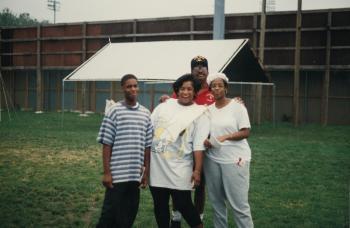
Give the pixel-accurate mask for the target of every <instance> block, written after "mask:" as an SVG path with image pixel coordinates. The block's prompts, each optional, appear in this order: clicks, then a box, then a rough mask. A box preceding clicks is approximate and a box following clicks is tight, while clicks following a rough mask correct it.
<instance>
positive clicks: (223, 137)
mask: <svg viewBox="0 0 350 228" xmlns="http://www.w3.org/2000/svg"><path fill="white" fill-rule="evenodd" d="M229 137H230V135H222V136H219V137H217V140H218V141H219V142H224V141H226V140H227V139H228V138H229Z"/></svg>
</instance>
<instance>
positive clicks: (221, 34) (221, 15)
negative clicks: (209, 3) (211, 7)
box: [213, 0, 225, 40]
mask: <svg viewBox="0 0 350 228" xmlns="http://www.w3.org/2000/svg"><path fill="white" fill-rule="evenodd" d="M224 38H225V0H215V12H214V28H213V39H214V40H223V39H224Z"/></svg>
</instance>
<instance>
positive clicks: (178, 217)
mask: <svg viewBox="0 0 350 228" xmlns="http://www.w3.org/2000/svg"><path fill="white" fill-rule="evenodd" d="M171 215H172V219H171V220H173V221H176V222H180V221H181V218H182V216H181V213H180V212H179V211H172V212H171Z"/></svg>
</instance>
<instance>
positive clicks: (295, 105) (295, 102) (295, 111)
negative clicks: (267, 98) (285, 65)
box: [293, 0, 302, 126]
mask: <svg viewBox="0 0 350 228" xmlns="http://www.w3.org/2000/svg"><path fill="white" fill-rule="evenodd" d="M301 4H302V0H298V12H297V22H296V28H295V30H296V31H295V53H294V64H295V66H294V92H293V117H294V118H293V122H294V126H298V124H299V99H300V98H299V92H300V91H299V90H300V88H299V86H300V85H299V83H300V42H301V41H300V39H301Z"/></svg>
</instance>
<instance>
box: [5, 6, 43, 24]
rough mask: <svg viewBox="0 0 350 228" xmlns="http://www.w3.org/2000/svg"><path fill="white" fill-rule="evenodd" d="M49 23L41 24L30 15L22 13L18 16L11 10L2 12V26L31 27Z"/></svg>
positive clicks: (6, 9) (7, 9)
mask: <svg viewBox="0 0 350 228" xmlns="http://www.w3.org/2000/svg"><path fill="white" fill-rule="evenodd" d="M48 23H49V22H48V21H47V20H45V21H41V22H39V21H38V20H37V19H33V18H31V17H30V15H29V13H21V14H19V15H18V16H17V15H16V14H14V13H13V12H12V11H11V10H10V9H9V8H5V9H3V10H2V11H1V12H0V26H30V25H37V24H48Z"/></svg>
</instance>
